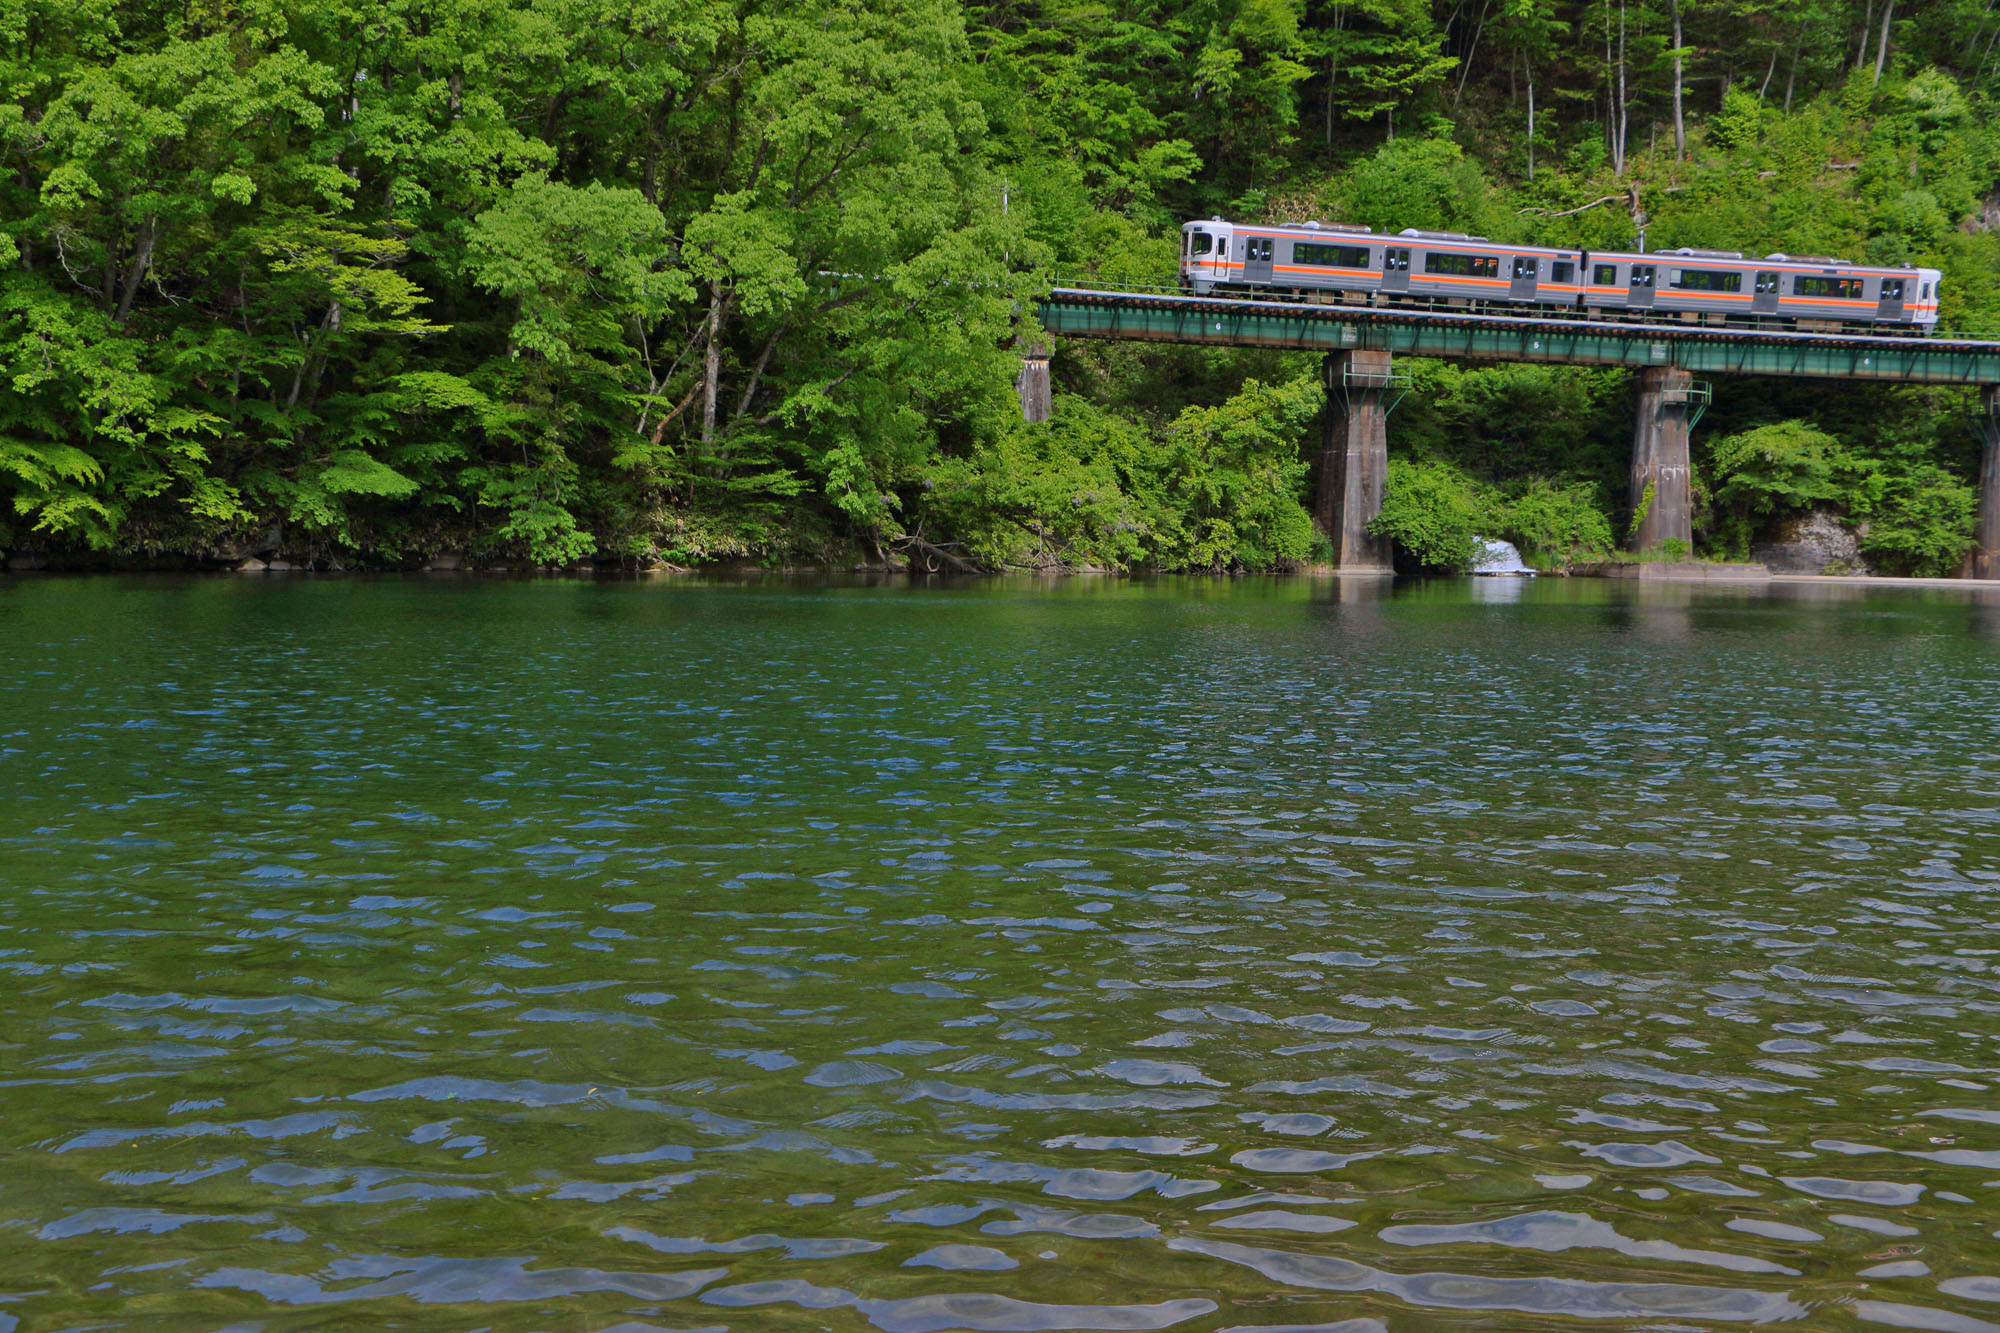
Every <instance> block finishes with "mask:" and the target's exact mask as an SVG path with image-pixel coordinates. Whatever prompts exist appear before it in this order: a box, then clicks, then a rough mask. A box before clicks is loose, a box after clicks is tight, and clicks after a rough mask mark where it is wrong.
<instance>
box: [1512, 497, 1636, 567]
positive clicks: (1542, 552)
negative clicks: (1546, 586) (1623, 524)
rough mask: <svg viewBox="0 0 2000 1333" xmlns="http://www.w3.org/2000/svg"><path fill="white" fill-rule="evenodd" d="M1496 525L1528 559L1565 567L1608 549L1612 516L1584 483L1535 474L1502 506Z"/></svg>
mask: <svg viewBox="0 0 2000 1333" xmlns="http://www.w3.org/2000/svg"><path fill="white" fill-rule="evenodd" d="M1498 520H1499V530H1500V532H1501V533H1502V534H1504V535H1505V536H1506V537H1507V539H1508V540H1509V541H1511V542H1513V543H1514V544H1515V545H1516V546H1518V547H1520V548H1521V555H1522V557H1523V558H1524V559H1526V560H1527V561H1528V562H1529V563H1531V564H1534V565H1537V566H1542V567H1553V568H1558V569H1560V568H1564V567H1567V566H1569V565H1572V564H1575V563H1576V562H1577V561H1579V560H1589V559H1594V558H1596V557H1599V556H1603V555H1608V554H1609V553H1610V551H1611V520H1610V519H1609V518H1607V517H1606V516H1605V513H1604V509H1603V506H1602V505H1601V504H1600V503H1599V500H1598V491H1597V487H1596V486H1594V485H1591V484H1590V483H1588V482H1572V483H1571V484H1569V485H1567V486H1565V485H1561V484H1559V483H1557V482H1554V481H1550V480H1548V479H1547V478H1545V477H1537V478H1535V479H1533V480H1531V481H1530V482H1528V483H1527V487H1526V489H1524V490H1522V491H1521V492H1520V493H1519V494H1517V495H1515V496H1514V497H1513V498H1511V499H1510V500H1508V501H1507V502H1506V504H1505V505H1504V506H1503V507H1502V508H1501V510H1500V512H1499V515H1498Z"/></svg>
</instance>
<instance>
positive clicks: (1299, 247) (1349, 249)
mask: <svg viewBox="0 0 2000 1333" xmlns="http://www.w3.org/2000/svg"><path fill="white" fill-rule="evenodd" d="M1292 262H1293V263H1294V264H1319V265H1323V266H1325V267H1328V268H1367V267H1368V247H1367V246H1365V245H1315V244H1314V243H1313V242H1311V241H1300V242H1298V243H1297V244H1295V245H1293V246H1292Z"/></svg>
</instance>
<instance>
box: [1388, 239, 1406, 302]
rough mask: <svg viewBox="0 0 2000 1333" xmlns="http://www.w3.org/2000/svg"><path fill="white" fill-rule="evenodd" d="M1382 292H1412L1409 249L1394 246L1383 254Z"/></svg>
mask: <svg viewBox="0 0 2000 1333" xmlns="http://www.w3.org/2000/svg"><path fill="white" fill-rule="evenodd" d="M1382 290H1383V291H1385V292H1407V291H1408V290H1410V251H1409V247H1407V246H1395V245H1392V246H1390V247H1389V248H1388V249H1386V250H1384V251H1383V252H1382Z"/></svg>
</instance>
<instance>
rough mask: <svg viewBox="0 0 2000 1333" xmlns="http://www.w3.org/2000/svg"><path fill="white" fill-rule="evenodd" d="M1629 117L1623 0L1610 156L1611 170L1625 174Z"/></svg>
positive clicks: (1620, 11)
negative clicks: (1615, 125) (1615, 139)
mask: <svg viewBox="0 0 2000 1333" xmlns="http://www.w3.org/2000/svg"><path fill="white" fill-rule="evenodd" d="M1629 127H1630V117H1629V116H1628V114H1627V112H1626V107H1625V0H1618V147H1617V149H1616V151H1614V152H1613V153H1612V154H1611V163H1612V169H1613V170H1614V171H1616V172H1617V173H1618V174H1619V175H1620V176H1622V175H1624V174H1625V136H1626V133H1627V130H1628V129H1629Z"/></svg>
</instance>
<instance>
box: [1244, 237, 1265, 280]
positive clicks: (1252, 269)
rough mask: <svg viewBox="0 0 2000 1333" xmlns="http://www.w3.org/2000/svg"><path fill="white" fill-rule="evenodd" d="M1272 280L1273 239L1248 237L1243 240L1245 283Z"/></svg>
mask: <svg viewBox="0 0 2000 1333" xmlns="http://www.w3.org/2000/svg"><path fill="white" fill-rule="evenodd" d="M1270 280H1271V238H1270V237H1268V236H1247V237H1245V238H1244V240H1243V281H1245V282H1266V283H1267V282H1269V281H1270Z"/></svg>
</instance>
